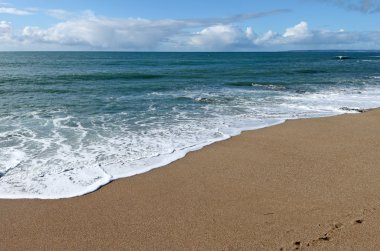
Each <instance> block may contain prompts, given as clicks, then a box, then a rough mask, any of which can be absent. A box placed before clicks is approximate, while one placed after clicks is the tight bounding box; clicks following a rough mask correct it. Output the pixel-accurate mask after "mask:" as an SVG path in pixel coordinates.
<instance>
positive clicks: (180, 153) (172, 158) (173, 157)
mask: <svg viewBox="0 0 380 251" xmlns="http://www.w3.org/2000/svg"><path fill="white" fill-rule="evenodd" d="M375 109H380V108H349V107H342V108H340V110H341V111H342V113H340V114H329V115H324V116H311V117H299V118H281V119H280V118H276V119H271V120H273V121H272V122H268V121H265V123H260V124H255V125H254V126H253V125H251V126H245V127H236V128H233V130H231V133H230V134H226V135H225V137H222V138H218V139H214V140H211V139H210V140H207V141H206V142H202V143H199V144H196V145H193V146H189V147H186V148H183V149H178V150H176V154H174V152H173V153H171V154H164V155H158V156H155V157H152V158H151V159H149V162H155V161H154V160H155V159H157V161H158V164H157V163H155V164H151V165H147V166H145V167H143V168H140V169H138V170H136V172H134V173H133V174H127V175H119V176H116V177H112V176H110V174H108V173H107V172H106V171H104V170H103V168H101V169H102V170H103V172H104V173H105V174H106V175H108V176H110V179H109V180H107V181H103V183H101V184H92V185H91V186H89V188H88V189H87V190H85V191H83V192H78V193H77V194H76V193H74V194H69V195H62V196H60V197H54V196H45V195H43V196H38V195H23V194H21V195H20V194H13V195H9V194H4V195H0V200H24V199H26V200H35V199H36V200H60V199H71V198H76V197H81V196H85V195H87V194H91V193H94V192H96V191H98V190H99V189H102V188H103V187H104V186H107V185H108V184H110V183H112V182H114V181H117V180H119V179H125V178H130V177H133V176H136V175H142V174H145V173H147V172H150V171H152V170H155V169H157V168H162V167H166V166H168V165H170V164H171V163H173V162H176V161H178V160H180V159H182V158H185V157H186V156H187V155H188V154H189V153H191V152H195V151H200V150H202V149H203V148H205V147H208V146H210V145H213V144H215V143H219V142H222V141H225V140H229V139H231V138H234V137H236V136H240V135H241V134H242V133H244V132H249V131H256V130H261V129H264V128H268V127H273V126H277V125H281V124H284V123H287V122H288V121H293V120H303V119H315V118H329V117H335V116H342V115H345V114H358V113H364V112H368V111H371V110H375ZM143 162H144V161H143ZM145 162H146V160H145ZM145 162H144V163H145ZM144 163H143V164H144ZM143 164H142V165H143Z"/></svg>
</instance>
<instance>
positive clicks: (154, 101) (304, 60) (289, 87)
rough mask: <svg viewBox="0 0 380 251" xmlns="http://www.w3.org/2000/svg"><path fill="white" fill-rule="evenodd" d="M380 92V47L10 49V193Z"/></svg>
mask: <svg viewBox="0 0 380 251" xmlns="http://www.w3.org/2000/svg"><path fill="white" fill-rule="evenodd" d="M338 55H345V56H349V57H350V58H349V59H348V60H337V59H336V56H338ZM379 94H380V53H376V52H344V53H343V52H281V53H118V52H1V53H0V197H1V198H63V197H72V196H78V195H82V194H85V193H88V192H91V191H94V190H96V189H97V188H98V187H100V186H102V185H105V184H107V183H109V182H110V181H111V180H113V179H117V178H120V177H127V176H131V175H135V174H138V173H142V172H146V171H148V170H150V169H152V168H156V167H159V166H162V165H165V164H167V163H170V162H172V161H174V160H176V159H178V158H181V157H183V156H184V155H185V154H186V153H187V152H189V151H191V150H195V149H199V148H201V147H203V146H204V145H207V144H210V143H212V142H215V141H219V140H223V139H226V138H229V137H230V136H232V135H236V134H239V133H240V132H241V131H242V130H247V129H255V128H260V127H265V126H269V125H273V124H277V123H281V122H283V121H284V120H285V119H292V118H304V117H319V116H330V115H335V114H340V113H343V112H346V111H345V110H342V109H341V108H342V107H350V108H370V107H378V106H380V98H379Z"/></svg>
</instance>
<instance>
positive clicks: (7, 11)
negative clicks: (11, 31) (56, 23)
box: [0, 7, 33, 16]
mask: <svg viewBox="0 0 380 251" xmlns="http://www.w3.org/2000/svg"><path fill="white" fill-rule="evenodd" d="M0 14H10V15H18V16H26V15H31V14H33V12H32V11H30V10H19V9H16V8H13V7H0Z"/></svg>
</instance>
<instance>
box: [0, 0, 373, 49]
mask: <svg viewBox="0 0 380 251" xmlns="http://www.w3.org/2000/svg"><path fill="white" fill-rule="evenodd" d="M333 49H343V50H346V49H349V50H380V0H346V1H345V0H233V1H232V0H192V1H183V0H107V1H104V0H102V1H101V0H92V1H91V0H65V1H63V0H13V1H12V0H0V50H1V51H14V50H16V51H24V50H27V51H50V50H54V51H56V50H69V51H77V50H85V51H283V50H333Z"/></svg>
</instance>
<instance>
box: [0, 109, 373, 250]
mask: <svg viewBox="0 0 380 251" xmlns="http://www.w3.org/2000/svg"><path fill="white" fill-rule="evenodd" d="M379 153H380V110H379V109H377V110H372V111H369V112H365V113H361V114H346V115H341V116H336V117H329V118H317V119H302V120H291V121H287V122H286V123H284V124H281V125H277V126H273V127H269V128H264V129H260V130H255V131H249V132H244V133H242V134H241V135H240V136H237V137H233V138H231V139H229V140H226V141H222V142H218V143H215V144H212V145H210V146H208V147H205V148H204V149H202V150H199V151H196V152H192V153H189V154H188V155H187V156H186V157H185V158H183V159H180V160H178V161H176V162H174V163H172V164H170V165H168V166H166V167H163V168H158V169H155V170H153V171H150V172H148V173H145V174H142V175H137V176H134V177H130V178H126V179H121V180H117V181H114V182H112V183H111V184H109V185H107V186H105V187H103V188H101V189H100V190H98V191H96V192H93V193H91V194H88V195H85V196H81V197H76V198H71V199H61V200H0V216H1V223H0V250H112V249H122V250H294V249H305V250H308V249H310V250H379V249H380V227H379V224H380V213H379V211H380V182H379V181H380V154H379Z"/></svg>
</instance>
